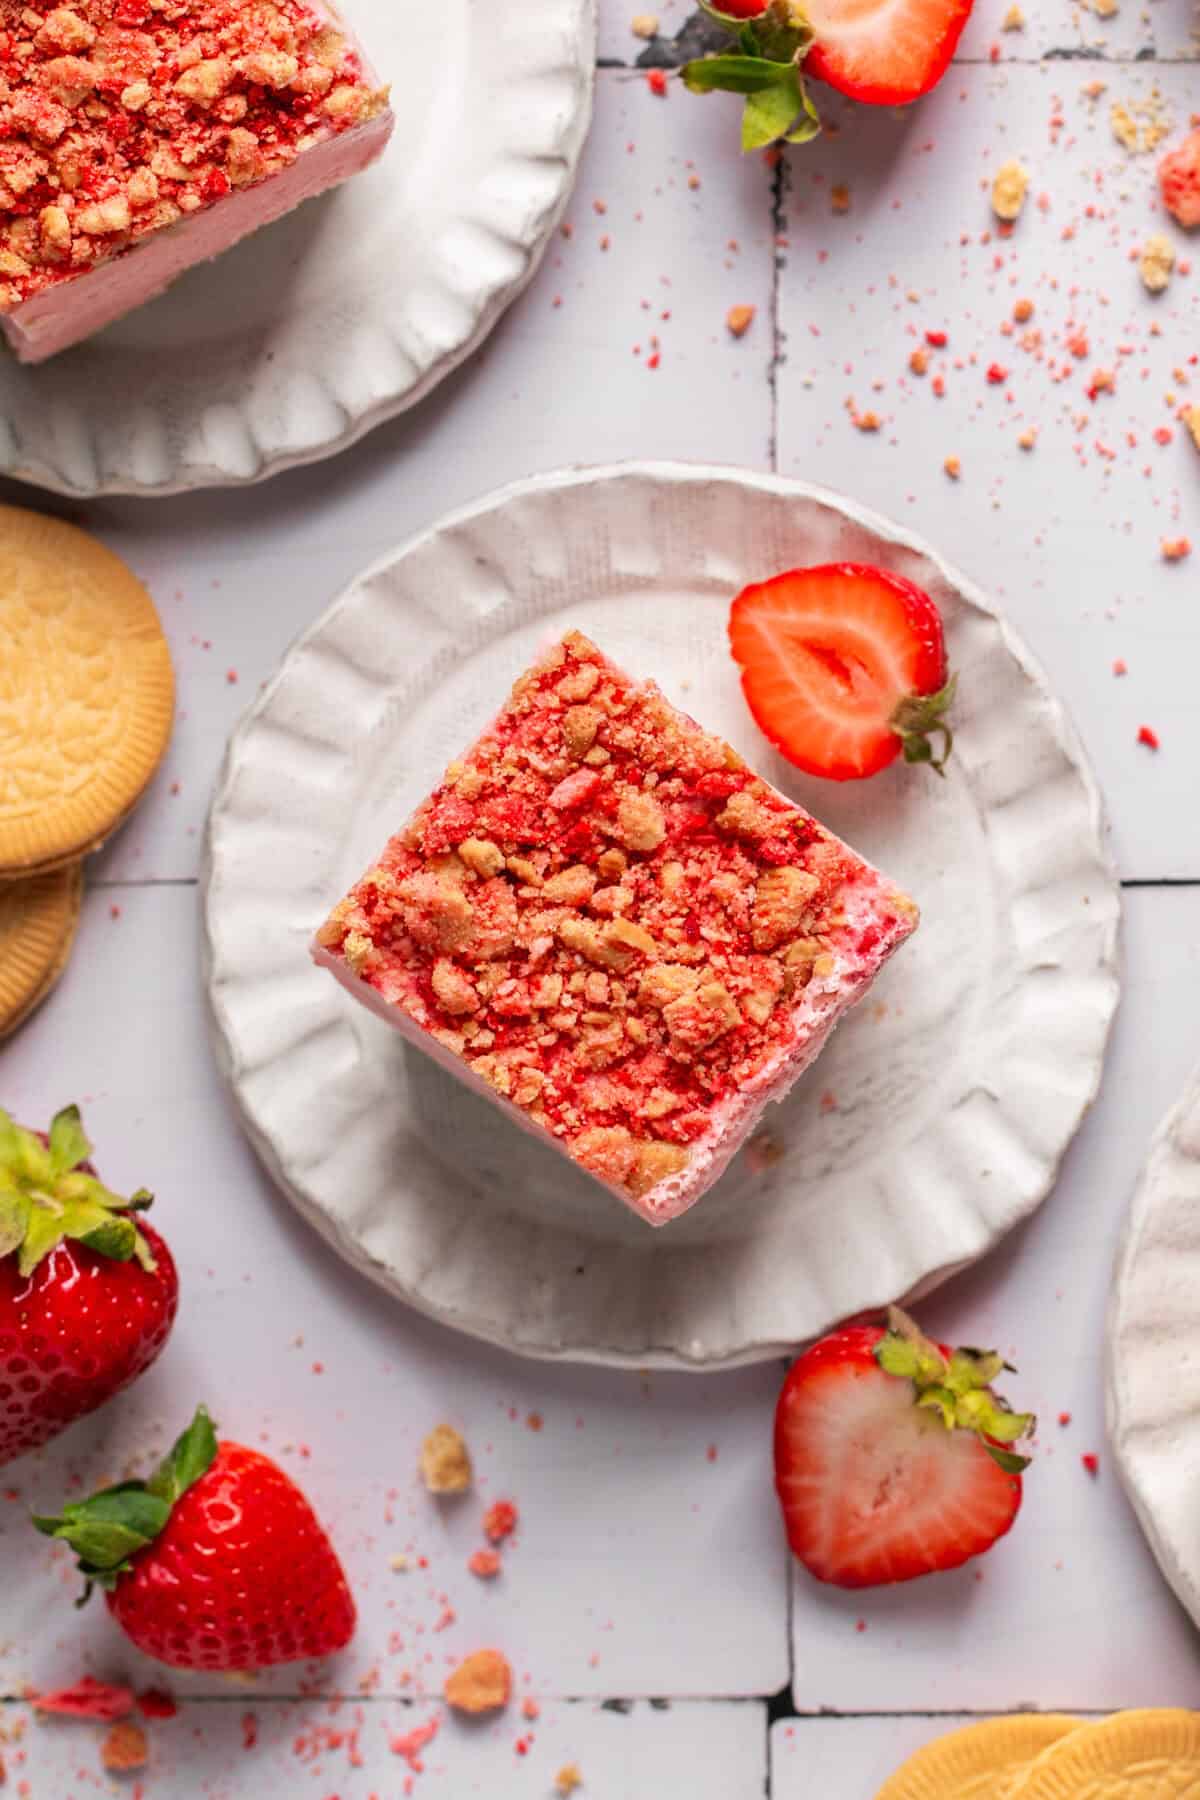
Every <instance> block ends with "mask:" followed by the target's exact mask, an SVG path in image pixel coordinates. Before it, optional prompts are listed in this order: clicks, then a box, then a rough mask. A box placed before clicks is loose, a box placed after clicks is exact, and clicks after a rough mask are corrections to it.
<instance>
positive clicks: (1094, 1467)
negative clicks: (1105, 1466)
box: [1079, 1450, 1100, 1476]
mask: <svg viewBox="0 0 1200 1800" xmlns="http://www.w3.org/2000/svg"><path fill="white" fill-rule="evenodd" d="M1079 1460H1080V1462H1081V1463H1082V1464H1083V1466H1084V1468H1085V1469H1086V1470H1087V1472H1088V1474H1089V1475H1093V1476H1094V1475H1098V1474H1099V1473H1100V1458H1099V1457H1098V1456H1097V1455H1096V1453H1095V1451H1094V1450H1085V1451H1084V1453H1083V1455H1082V1456H1081V1457H1080V1459H1079Z"/></svg>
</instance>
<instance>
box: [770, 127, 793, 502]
mask: <svg viewBox="0 0 1200 1800" xmlns="http://www.w3.org/2000/svg"><path fill="white" fill-rule="evenodd" d="M788 168H789V164H788V159H787V157H786V156H779V157H778V158H777V159H776V162H775V167H774V168H773V169H772V170H771V361H770V364H769V365H768V368H767V386H768V387H769V388H770V390H771V422H770V426H769V427H768V434H767V456H768V458H769V460H770V464H771V469H772V472H773V473H774V474H776V475H778V473H779V368H780V364H781V363H782V362H783V329H782V326H781V323H780V319H781V315H782V308H783V269H784V258H783V251H782V250H781V249H780V247H779V239H780V238H781V237H782V236H783V232H784V226H785V224H786V207H785V197H786V183H787V176H788Z"/></svg>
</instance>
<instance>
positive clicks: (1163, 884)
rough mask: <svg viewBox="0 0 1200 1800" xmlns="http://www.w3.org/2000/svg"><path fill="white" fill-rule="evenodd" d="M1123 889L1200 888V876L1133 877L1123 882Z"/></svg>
mask: <svg viewBox="0 0 1200 1800" xmlns="http://www.w3.org/2000/svg"><path fill="white" fill-rule="evenodd" d="M1121 886H1122V888H1194V887H1200V876H1197V875H1146V876H1140V877H1139V876H1131V877H1130V878H1129V880H1127V881H1122V883H1121Z"/></svg>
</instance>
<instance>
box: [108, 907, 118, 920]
mask: <svg viewBox="0 0 1200 1800" xmlns="http://www.w3.org/2000/svg"><path fill="white" fill-rule="evenodd" d="M108 916H109V918H110V919H119V918H120V916H121V909H120V907H119V906H110V907H109V909H108Z"/></svg>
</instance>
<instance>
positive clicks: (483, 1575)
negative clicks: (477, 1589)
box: [467, 1550, 500, 1581]
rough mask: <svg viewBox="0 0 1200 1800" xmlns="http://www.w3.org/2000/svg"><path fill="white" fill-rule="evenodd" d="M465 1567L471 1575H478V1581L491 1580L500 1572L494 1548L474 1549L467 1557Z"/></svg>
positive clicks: (498, 1559)
mask: <svg viewBox="0 0 1200 1800" xmlns="http://www.w3.org/2000/svg"><path fill="white" fill-rule="evenodd" d="M467 1567H468V1569H469V1570H470V1571H471V1573H472V1575H478V1577H479V1579H480V1581H491V1579H492V1577H493V1576H495V1575H498V1574H499V1573H500V1558H499V1557H498V1556H497V1555H496V1552H495V1551H494V1550H476V1552H475V1554H474V1555H473V1556H470V1557H468V1558H467Z"/></svg>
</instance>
